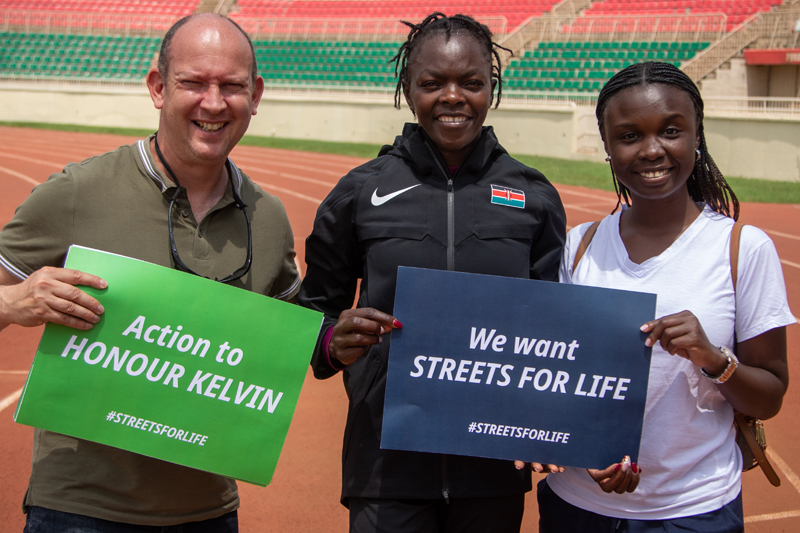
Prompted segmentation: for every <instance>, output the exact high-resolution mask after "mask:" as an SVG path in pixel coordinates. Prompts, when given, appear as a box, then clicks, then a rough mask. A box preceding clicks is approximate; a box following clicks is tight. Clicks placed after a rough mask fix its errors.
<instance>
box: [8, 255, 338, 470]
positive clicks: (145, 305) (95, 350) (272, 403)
mask: <svg viewBox="0 0 800 533" xmlns="http://www.w3.org/2000/svg"><path fill="white" fill-rule="evenodd" d="M65 266H66V267H67V268H74V269H77V270H81V271H84V272H89V273H92V274H96V275H98V276H100V277H102V278H103V279H105V280H106V281H107V282H108V288H107V289H105V290H102V291H100V290H95V289H93V288H91V287H81V288H82V289H83V290H85V291H86V292H87V293H88V294H90V295H91V296H93V297H95V298H97V299H98V300H99V301H100V303H102V304H103V307H104V308H105V313H104V314H103V315H102V319H101V320H100V323H99V324H97V325H95V327H94V328H93V329H92V330H90V331H81V330H76V329H72V328H68V327H64V326H60V325H56V324H48V325H47V326H46V328H45V331H44V335H43V336H42V340H41V342H40V343H39V349H38V351H37V352H36V357H35V359H34V361H33V365H32V366H31V371H30V373H29V374H28V380H27V382H26V384H25V389H24V391H23V393H22V398H21V399H20V402H19V405H18V406H17V411H16V413H15V415H14V419H15V420H16V421H17V422H19V423H21V424H26V425H30V426H35V427H39V428H43V429H47V430H50V431H55V432H58V433H63V434H66V435H71V436H73V437H78V438H82V439H87V440H91V441H94V442H99V443H102V444H107V445H109V446H115V447H117V448H122V449H125V450H129V451H132V452H136V453H140V454H143V455H147V456H150V457H155V458H157V459H163V460H165V461H170V462H173V463H177V464H181V465H185V466H189V467H192V468H198V469H200V470H207V471H209V472H214V473H217V474H221V475H224V476H228V477H232V478H236V479H240V480H242V481H247V482H248V483H254V484H257V485H267V484H269V482H270V480H271V479H272V474H273V472H274V471H275V465H276V464H277V462H278V457H279V456H280V452H281V448H282V447H283V442H284V440H285V439H286V433H287V431H288V430H289V424H290V422H291V420H292V415H293V413H294V409H295V406H296V405H297V399H298V397H299V395H300V389H301V387H302V384H303V379H304V378H305V375H306V369H307V368H308V362H309V360H310V358H311V353H312V351H313V349H314V344H315V343H316V340H317V334H318V333H319V328H320V324H321V322H322V315H321V314H319V313H317V312H314V311H310V310H308V309H304V308H301V307H298V306H295V305H291V304H288V303H286V302H281V301H279V300H275V299H273V298H268V297H265V296H263V295H260V294H255V293H252V292H248V291H245V290H242V289H238V288H235V287H230V286H227V285H224V284H222V283H217V282H215V281H210V280H207V279H203V278H200V277H197V276H193V275H190V274H185V273H183V272H179V271H177V270H172V269H169V268H165V267H161V266H158V265H153V264H150V263H145V262H143V261H138V260H135V259H130V258H127V257H122V256H119V255H114V254H109V253H106V252H99V251H97V250H92V249H89V248H83V247H79V246H72V247H71V248H70V251H69V254H68V257H67V262H66V265H65Z"/></svg>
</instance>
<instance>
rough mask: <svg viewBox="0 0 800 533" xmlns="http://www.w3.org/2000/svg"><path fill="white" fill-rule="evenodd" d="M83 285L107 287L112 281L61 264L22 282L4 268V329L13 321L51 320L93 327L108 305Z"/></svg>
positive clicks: (0, 317) (0, 284)
mask: <svg viewBox="0 0 800 533" xmlns="http://www.w3.org/2000/svg"><path fill="white" fill-rule="evenodd" d="M80 285H87V286H90V287H94V288H95V289H105V288H106V287H107V286H108V283H106V282H105V280H104V279H102V278H99V277H97V276H94V275H92V274H87V273H86V272H81V271H79V270H72V269H68V268H57V267H44V268H41V269H39V270H37V271H36V272H34V273H33V274H31V275H30V276H28V277H27V278H26V279H25V280H24V281H22V282H20V280H19V279H18V278H16V277H15V276H13V275H12V274H11V272H9V271H8V270H6V269H4V268H0V330H2V329H5V327H6V326H8V325H10V324H19V325H20V326H24V327H32V326H41V325H42V324H46V323H48V322H53V323H55V324H61V325H63V326H69V327H72V328H76V329H84V330H88V329H91V328H92V326H93V325H94V324H96V323H97V322H99V321H100V315H102V314H103V311H104V309H103V306H102V305H100V302H98V301H97V300H96V299H94V298H92V297H91V296H89V295H88V294H86V293H85V292H83V291H82V290H80V289H79V288H78V286H80Z"/></svg>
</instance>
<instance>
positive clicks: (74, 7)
mask: <svg viewBox="0 0 800 533" xmlns="http://www.w3.org/2000/svg"><path fill="white" fill-rule="evenodd" d="M198 3H199V0H170V1H169V2H163V1H161V0H0V9H14V10H19V11H61V12H74V13H128V14H133V15H176V16H179V17H183V16H185V15H188V14H190V13H192V12H194V10H195V9H196V8H197V5H198Z"/></svg>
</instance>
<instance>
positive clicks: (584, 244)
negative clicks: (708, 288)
mask: <svg viewBox="0 0 800 533" xmlns="http://www.w3.org/2000/svg"><path fill="white" fill-rule="evenodd" d="M599 225H600V221H599V220H598V221H596V222H592V225H591V226H589V229H588V230H586V233H584V234H583V238H582V239H581V243H580V244H579V245H578V251H577V252H576V253H575V260H574V261H573V262H572V273H573V274H574V273H575V269H576V268H577V267H578V261H580V260H581V258H582V257H583V254H585V253H586V249H587V248H588V247H589V245H590V244H591V243H592V239H593V238H594V234H595V233H597V226H599ZM734 285H735V284H734Z"/></svg>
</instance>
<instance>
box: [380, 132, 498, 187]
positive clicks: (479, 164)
mask: <svg viewBox="0 0 800 533" xmlns="http://www.w3.org/2000/svg"><path fill="white" fill-rule="evenodd" d="M504 153H506V150H505V148H503V147H502V146H500V143H498V142H497V137H495V135H494V130H493V129H492V127H491V126H484V127H483V128H482V130H481V135H480V138H479V139H478V143H477V144H476V145H475V147H474V148H473V149H472V151H471V152H470V153H469V155H468V156H467V158H466V159H465V160H464V162H463V163H462V164H461V166H460V167H459V169H458V172H456V181H457V182H458V183H463V182H465V181H474V180H476V179H477V178H478V176H479V174H480V171H481V170H482V169H483V168H484V167H485V166H486V165H487V164H488V163H489V162H490V161H491V160H494V159H495V158H497V157H498V156H499V155H501V154H504ZM386 154H388V155H393V156H395V157H400V158H402V159H404V160H406V161H408V162H409V163H410V164H411V165H412V166H413V167H415V168H416V169H417V170H418V171H419V172H420V175H421V176H431V177H434V178H438V179H443V178H445V176H444V175H443V174H442V173H443V172H445V173H447V172H448V170H447V163H445V161H444V158H443V157H442V154H441V153H439V150H438V149H437V148H436V146H435V145H434V144H433V142H432V141H431V140H430V137H428V135H427V134H426V133H425V130H423V129H422V128H421V127H420V126H419V124H412V123H406V125H405V126H404V127H403V133H402V135H399V136H398V137H397V138H396V139H395V141H394V144H393V145H392V146H388V145H387V146H384V147H383V148H381V151H380V153H379V155H386Z"/></svg>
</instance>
